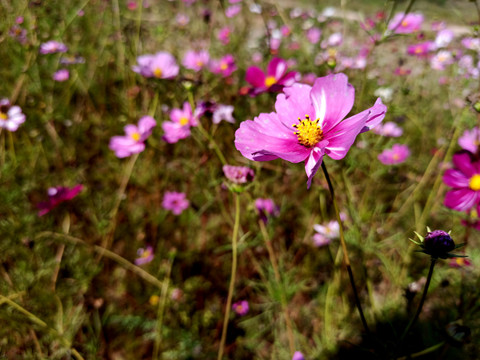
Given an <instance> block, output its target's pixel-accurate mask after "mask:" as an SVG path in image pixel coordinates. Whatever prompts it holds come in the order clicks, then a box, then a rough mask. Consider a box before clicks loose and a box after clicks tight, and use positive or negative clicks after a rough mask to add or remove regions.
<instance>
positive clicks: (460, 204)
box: [443, 151, 480, 211]
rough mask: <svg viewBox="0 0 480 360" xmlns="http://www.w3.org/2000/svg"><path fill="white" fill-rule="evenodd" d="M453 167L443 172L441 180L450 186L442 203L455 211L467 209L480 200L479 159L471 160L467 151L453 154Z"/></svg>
mask: <svg viewBox="0 0 480 360" xmlns="http://www.w3.org/2000/svg"><path fill="white" fill-rule="evenodd" d="M452 162H453V166H454V167H453V169H448V170H447V171H445V174H443V182H444V183H445V184H446V185H447V186H450V187H452V188H453V189H452V190H450V191H448V192H447V194H446V195H445V201H444V205H445V206H446V207H448V208H450V209H453V210H457V211H468V210H470V209H471V208H473V207H474V206H477V205H478V204H479V201H480V160H475V161H474V160H472V157H471V154H470V153H469V152H466V151H465V152H459V153H456V154H455V155H453V159H452Z"/></svg>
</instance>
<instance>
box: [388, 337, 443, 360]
mask: <svg viewBox="0 0 480 360" xmlns="http://www.w3.org/2000/svg"><path fill="white" fill-rule="evenodd" d="M444 345H445V341H442V342H441V343H438V344H435V345H433V346H430V347H429V348H426V349H424V350H422V351H419V352H417V353H415V354H412V355H409V356H404V357H401V358H397V360H407V359H413V358H416V357H419V356H423V355H426V354H429V353H431V352H434V351H435V350H437V349H440V348H441V347H442V346H444Z"/></svg>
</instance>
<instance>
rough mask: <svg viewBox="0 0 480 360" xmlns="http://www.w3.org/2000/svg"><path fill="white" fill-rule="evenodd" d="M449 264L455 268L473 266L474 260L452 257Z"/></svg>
mask: <svg viewBox="0 0 480 360" xmlns="http://www.w3.org/2000/svg"><path fill="white" fill-rule="evenodd" d="M448 265H450V267H453V268H463V267H469V266H472V262H471V261H470V260H468V259H467V258H464V257H457V258H453V259H450V262H449V264H448Z"/></svg>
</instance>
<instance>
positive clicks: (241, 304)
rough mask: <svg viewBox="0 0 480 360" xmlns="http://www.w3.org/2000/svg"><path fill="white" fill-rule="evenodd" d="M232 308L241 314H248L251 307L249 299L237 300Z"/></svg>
mask: <svg viewBox="0 0 480 360" xmlns="http://www.w3.org/2000/svg"><path fill="white" fill-rule="evenodd" d="M232 310H233V311H235V313H236V314H237V315H239V316H245V315H247V314H248V311H249V310H250V307H249V306H248V301H247V300H241V301H237V302H235V303H233V304H232Z"/></svg>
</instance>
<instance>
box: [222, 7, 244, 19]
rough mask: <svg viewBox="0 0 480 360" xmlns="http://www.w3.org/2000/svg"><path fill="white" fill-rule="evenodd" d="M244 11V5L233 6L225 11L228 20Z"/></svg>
mask: <svg viewBox="0 0 480 360" xmlns="http://www.w3.org/2000/svg"><path fill="white" fill-rule="evenodd" d="M241 10H242V5H238V4H237V5H231V6H229V7H228V8H227V9H226V10H225V16H226V17H227V18H232V17H234V16H236V15H238V13H239V12H240V11H241Z"/></svg>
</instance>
